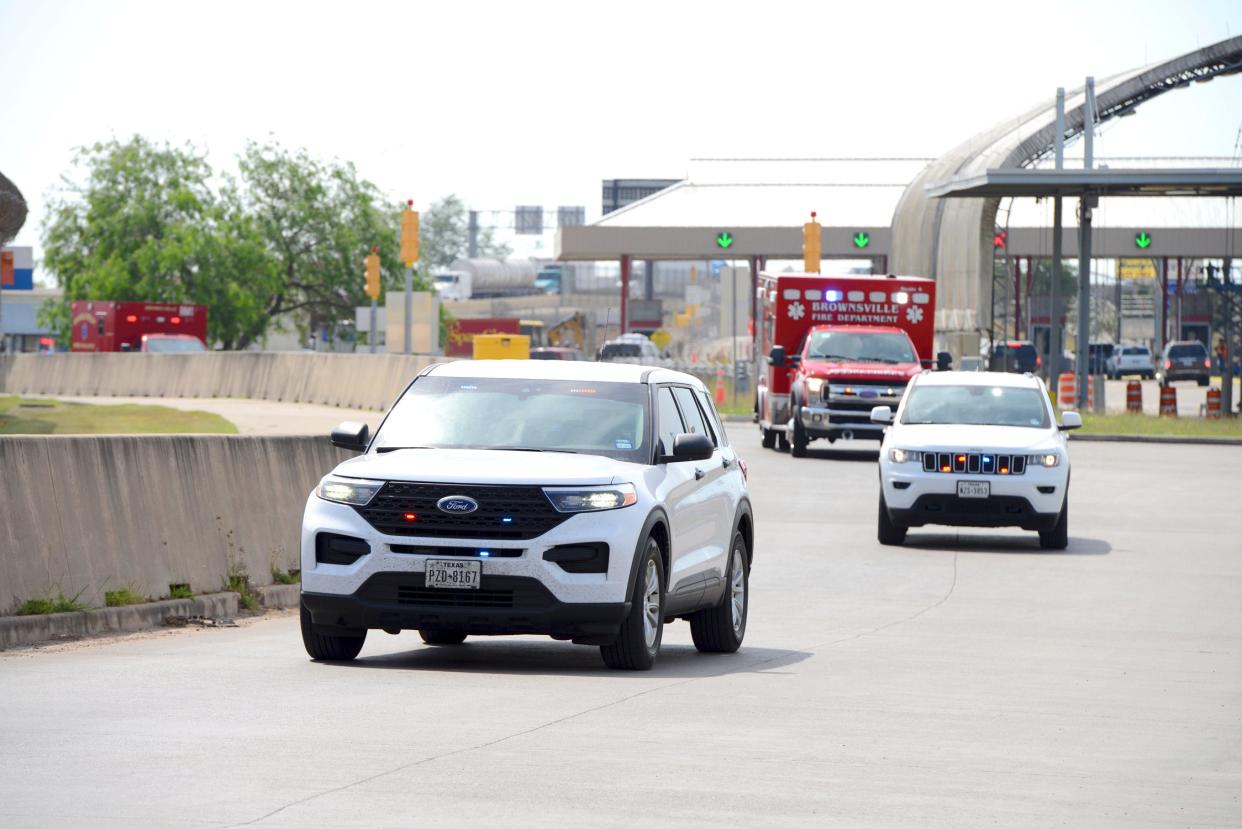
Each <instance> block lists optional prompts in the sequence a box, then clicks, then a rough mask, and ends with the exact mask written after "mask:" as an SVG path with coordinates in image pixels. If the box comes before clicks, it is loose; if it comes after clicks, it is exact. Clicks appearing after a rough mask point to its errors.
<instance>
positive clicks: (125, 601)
mask: <svg viewBox="0 0 1242 829" xmlns="http://www.w3.org/2000/svg"><path fill="white" fill-rule="evenodd" d="M146 601H148V599H147V597H146V596H143V595H141V594H139V593H135V592H134V591H133V590H131V589H129V588H128V587H122V588H120V589H118V590H105V591H104V606H105V607H126V606H128V605H131V604H143V603H145V602H146Z"/></svg>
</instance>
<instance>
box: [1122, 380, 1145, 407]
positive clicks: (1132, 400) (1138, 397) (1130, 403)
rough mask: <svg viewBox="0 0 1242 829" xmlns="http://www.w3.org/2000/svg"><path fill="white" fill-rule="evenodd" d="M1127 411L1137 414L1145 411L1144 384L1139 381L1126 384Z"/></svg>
mask: <svg viewBox="0 0 1242 829" xmlns="http://www.w3.org/2000/svg"><path fill="white" fill-rule="evenodd" d="M1126 411H1127V412H1135V413H1136V414H1141V413H1142V411H1143V384H1142V383H1140V382H1139V381H1138V380H1131V381H1130V382H1128V383H1126Z"/></svg>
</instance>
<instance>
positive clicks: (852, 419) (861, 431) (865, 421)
mask: <svg viewBox="0 0 1242 829" xmlns="http://www.w3.org/2000/svg"><path fill="white" fill-rule="evenodd" d="M876 405H877V406H882V405H885V404H883V403H877V404H876ZM798 419H799V420H800V421H801V422H802V428H803V430H804V431H805V432H806V433H807V435H808V436H809V437H813V438H831V439H832V440H836V439H837V438H839V437H842V436H843V435H844V434H845V432H847V431H848V432H852V433H853V435H854V437H855V438H859V439H863V440H883V439H884V425H883V424H880V423H872V422H871V411H870V410H867V412H865V413H863V412H859V411H857V410H852V409H834V408H830V407H828V406H800V407H799V408H798Z"/></svg>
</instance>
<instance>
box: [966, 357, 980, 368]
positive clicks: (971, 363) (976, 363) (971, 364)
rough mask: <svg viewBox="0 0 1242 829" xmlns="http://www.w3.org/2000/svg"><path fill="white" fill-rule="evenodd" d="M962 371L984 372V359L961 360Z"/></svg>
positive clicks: (968, 358)
mask: <svg viewBox="0 0 1242 829" xmlns="http://www.w3.org/2000/svg"><path fill="white" fill-rule="evenodd" d="M961 370H962V371H983V358H982V357H963V358H962V360H961Z"/></svg>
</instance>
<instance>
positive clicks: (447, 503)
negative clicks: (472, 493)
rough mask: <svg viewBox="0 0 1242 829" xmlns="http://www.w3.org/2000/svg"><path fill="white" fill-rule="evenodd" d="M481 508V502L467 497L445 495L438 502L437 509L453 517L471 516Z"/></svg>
mask: <svg viewBox="0 0 1242 829" xmlns="http://www.w3.org/2000/svg"><path fill="white" fill-rule="evenodd" d="M478 508H479V502H478V501H476V500H474V499H473V498H468V497H466V496H465V495H445V496H444V497H443V498H441V499H440V500H439V501H436V509H438V510H440V512H447V513H450V514H452V515H469V514H470V513H472V512H474V511H475V510H477V509H478Z"/></svg>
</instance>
